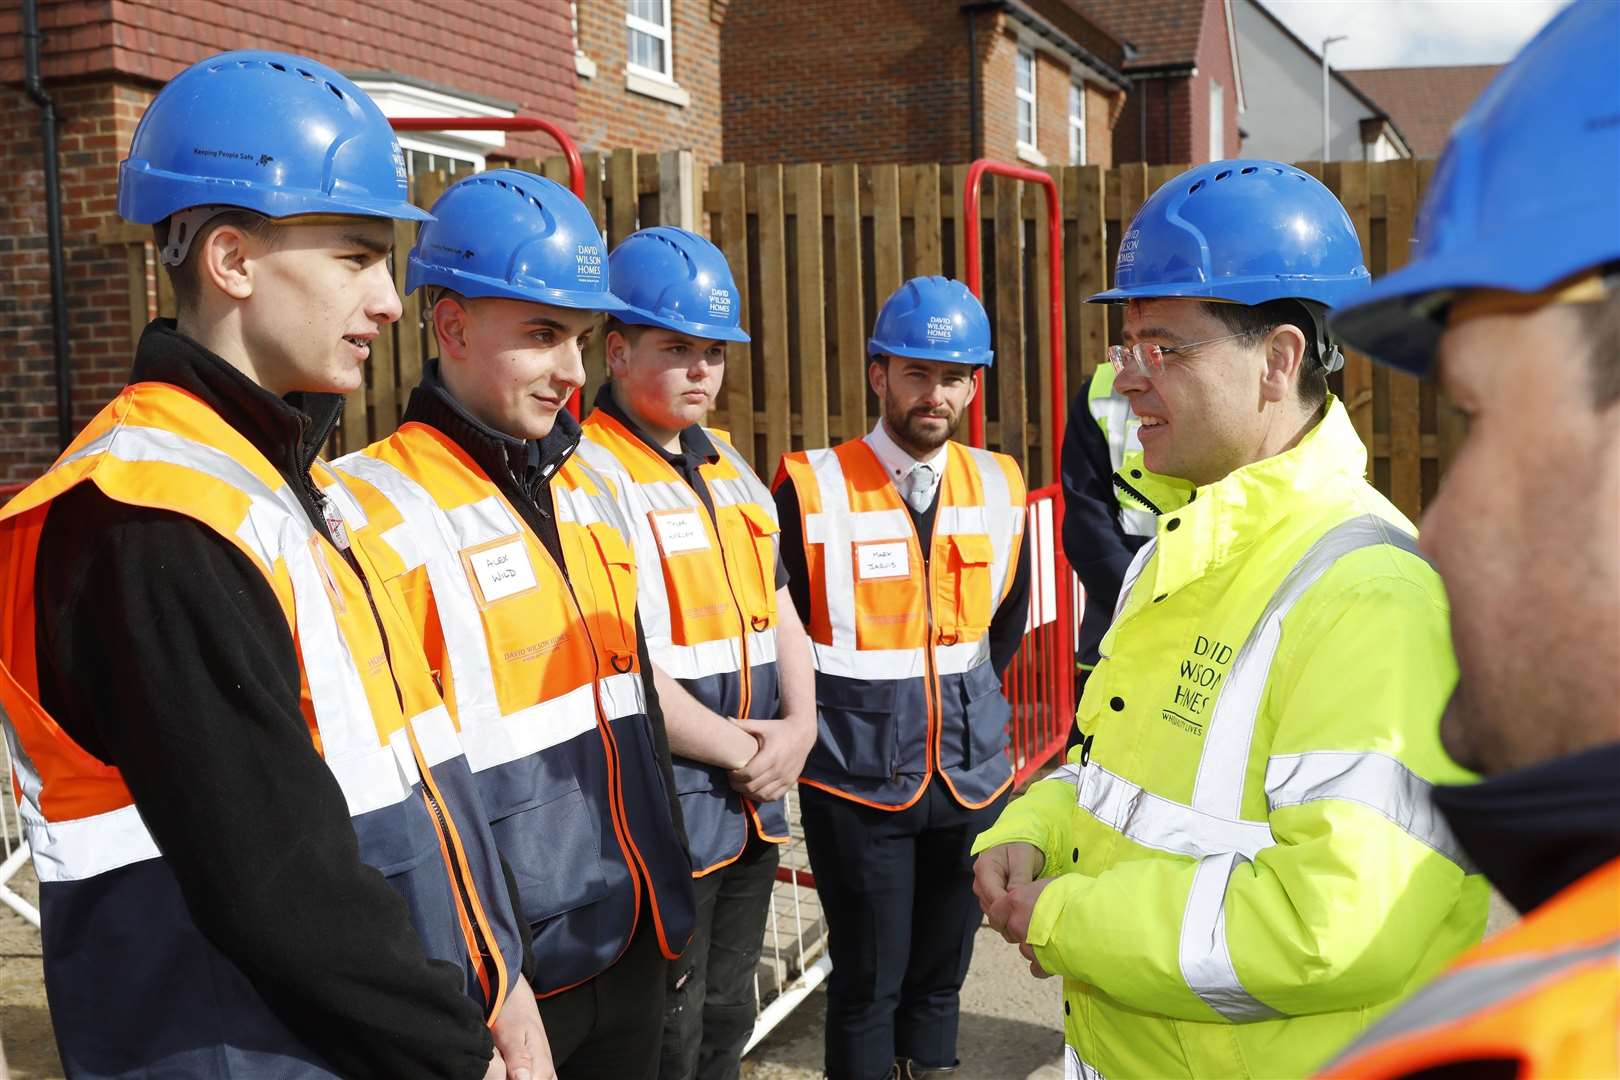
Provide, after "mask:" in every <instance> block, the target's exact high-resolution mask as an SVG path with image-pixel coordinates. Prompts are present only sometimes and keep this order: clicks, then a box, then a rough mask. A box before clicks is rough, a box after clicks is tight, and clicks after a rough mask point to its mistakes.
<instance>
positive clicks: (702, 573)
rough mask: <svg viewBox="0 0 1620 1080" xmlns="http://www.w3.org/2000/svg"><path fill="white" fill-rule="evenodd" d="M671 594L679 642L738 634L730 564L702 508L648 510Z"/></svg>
mask: <svg viewBox="0 0 1620 1080" xmlns="http://www.w3.org/2000/svg"><path fill="white" fill-rule="evenodd" d="M647 517H648V520H649V521H650V522H651V524H652V530H653V536H654V537H655V538H656V539H657V541H658V556H659V557H658V562H659V566H660V569H661V570H662V572H663V575H664V593H665V595H666V596H667V597H668V598H669V628H670V635H671V637H672V638H673V639H674V641H675V643H676V644H677V645H697V644H699V643H701V642H705V641H717V640H720V639H724V638H733V637H736V636H737V612H736V610H735V608H734V607H733V605H732V603H731V598H730V596H729V595H728V593H729V590H728V588H727V584H726V582H727V578H726V566H725V563H724V562H723V561H722V560H721V556H720V550H719V545H718V544H717V543H716V542H714V541H713V540H712V539H711V537H710V529H709V520H708V514H707V511H705V510H703V509H702V508H701V507H688V508H683V509H680V510H652V511H649V512H648V515H647Z"/></svg>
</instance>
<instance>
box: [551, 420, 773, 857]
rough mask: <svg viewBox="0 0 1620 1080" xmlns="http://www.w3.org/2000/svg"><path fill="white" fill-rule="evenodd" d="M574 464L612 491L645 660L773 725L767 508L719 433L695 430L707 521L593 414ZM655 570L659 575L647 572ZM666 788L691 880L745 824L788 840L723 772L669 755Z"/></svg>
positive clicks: (639, 449)
mask: <svg viewBox="0 0 1620 1080" xmlns="http://www.w3.org/2000/svg"><path fill="white" fill-rule="evenodd" d="M583 426H584V441H582V442H581V443H580V447H579V455H580V456H581V457H583V458H584V459H585V460H586V461H588V462H590V463H591V464H592V465H593V466H595V467H596V468H597V469H598V470H599V471H601V472H602V473H603V474H604V475H606V476H607V477H608V478H609V479H610V480H611V481H612V482H613V483H614V484H615V485H616V486H617V487H618V489H619V491H620V493H621V495H622V497H623V499H624V503H625V508H626V516H627V518H628V520H629V532H628V534H627V535H629V536H630V537H631V539H632V542H633V544H634V546H635V549H636V562H637V564H638V565H639V566H641V567H644V568H645V569H646V571H647V572H645V573H643V574H641V575H640V581H641V586H640V591H639V604H640V608H641V625H642V629H643V631H645V633H646V635H647V651H648V654H649V655H650V656H651V657H652V662H653V663H654V664H656V665H658V666H659V667H660V668H662V669H663V671H664V673H665V674H667V675H669V676H670V677H671V678H673V679H675V680H676V681H678V682H679V683H680V684H681V685H682V686H683V687H685V688H686V689H687V690H689V691H690V692H691V694H692V696H693V697H695V698H696V699H697V700H698V701H699V702H701V703H702V704H703V705H705V706H707V707H708V708H710V709H713V710H714V711H715V712H717V713H719V714H720V715H721V716H735V717H748V718H750V719H755V720H774V719H777V718H778V716H779V714H780V712H781V697H780V694H779V691H778V681H777V671H776V538H777V534H778V533H779V532H780V531H781V530H780V529H779V528H778V526H777V521H776V504H775V502H774V501H773V500H772V499H771V494H770V491H769V490H768V489H767V488H766V487H765V485H764V484H762V483H760V481H759V478H758V477H756V476H755V475H754V471H753V470H752V469H751V468H749V466H748V463H747V462H746V461H745V460H743V457H742V455H741V454H739V453H737V451H736V450H734V449H733V448H732V446H731V444H730V443H729V442H727V441H726V438H725V436H724V434H723V433H721V432H718V431H711V430H706V432H705V433H706V434H707V435H708V436H709V439H710V441H711V442H713V444H714V446H715V449H716V450H717V451H718V452H719V454H720V460H719V461H718V462H715V463H713V464H705V465H703V466H701V468H700V469H699V473H700V475H701V476H702V478H703V482H704V484H705V485H706V486H707V487H708V489H709V497H710V498H711V499H712V500H713V501H714V517H713V518H712V519H711V518H710V517H709V511H708V508H707V507H705V506H704V505H703V500H702V499H701V498H699V496H698V494H697V492H696V491H694V490H693V489H692V487H691V485H689V484H688V483H687V482H686V481H685V480H684V479H682V477H681V476H680V474H679V473H677V472H676V471H675V470H674V469H673V468H671V467H670V465H669V463H668V462H666V461H665V460H664V459H663V458H661V457H659V456H658V455H657V454H655V453H654V452H653V451H652V450H651V449H650V448H649V447H648V446H647V444H646V443H644V442H643V441H642V440H641V439H639V438H637V437H636V435H635V434H634V433H633V432H631V431H629V430H627V429H626V428H625V427H624V425H623V424H621V423H619V422H618V421H617V420H615V419H614V418H613V417H611V416H609V415H608V414H607V413H605V412H603V411H602V410H600V409H598V410H596V411H595V412H593V413H592V414H591V415H590V416H589V417H588V418H587V419H586V421H585V423H584V425H583ZM654 566H658V567H660V568H661V569H662V573H661V574H654V573H652V572H651V571H652V568H653V567H654ZM674 766H675V790H676V792H677V793H678V794H679V796H680V801H681V814H682V816H683V817H684V818H685V822H686V836H687V843H688V847H689V850H690V852H691V856H692V871H693V873H694V874H695V875H697V876H702V875H703V874H706V873H709V872H711V871H714V870H718V869H720V868H721V867H723V866H726V865H729V864H730V863H732V862H734V861H735V860H736V859H737V857H738V856H739V855H741V854H742V852H743V848H744V847H745V846H746V845H747V843H748V832H749V828H750V826H752V828H753V829H755V830H757V831H758V833H759V834H760V836H761V837H763V838H764V839H766V840H769V841H772V842H774V843H782V842H784V841H786V840H787V817H786V814H785V811H784V808H783V802H782V800H781V799H778V800H776V801H774V802H769V803H762V804H757V805H756V804H755V803H753V802H751V801H750V800H748V799H745V798H743V797H742V796H740V795H738V794H737V793H736V792H734V791H732V790H731V785H730V783H729V782H728V781H727V779H726V773H725V770H724V769H720V768H716V767H714V766H712V765H705V764H703V763H702V762H699V761H693V760H691V759H690V758H683V757H676V758H675V759H674Z"/></svg>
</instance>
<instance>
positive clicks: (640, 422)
mask: <svg viewBox="0 0 1620 1080" xmlns="http://www.w3.org/2000/svg"><path fill="white" fill-rule="evenodd" d="M609 273H610V275H611V278H612V281H613V290H614V292H615V294H616V295H617V296H618V297H619V298H620V299H622V300H623V301H624V302H625V307H624V309H623V310H620V311H615V312H613V313H612V315H611V316H609V319H608V324H607V341H606V350H607V365H608V372H609V374H610V375H611V378H610V380H609V381H608V382H607V383H606V384H604V385H603V386H602V387H601V389H600V390H598V392H597V395H596V407H595V409H594V410H593V411H592V412H591V415H590V416H589V417H588V418H587V419H586V421H585V440H586V441H585V443H584V444H583V445H582V446H581V449H580V454H581V456H583V457H584V458H585V459H586V460H587V461H589V462H590V463H591V464H593V465H594V466H596V467H597V468H598V469H599V470H601V472H603V473H604V474H605V475H606V476H607V477H608V478H609V479H610V480H611V481H612V482H613V483H614V485H615V486H616V487H617V488H618V489H619V492H620V494H621V496H622V497H623V499H624V502H625V509H626V516H627V517H628V518H629V521H630V526H631V537H632V539H633V546H634V548H635V553H636V564H637V565H638V566H640V567H642V568H643V573H642V574H641V575H640V584H641V589H640V603H639V608H640V612H641V619H642V622H643V624H644V625H645V626H646V630H647V644H648V648H649V651H650V653H651V655H652V662H653V672H654V678H655V679H656V680H657V683H658V697H659V701H660V702H662V704H663V706H664V718H665V721H666V723H667V724H668V727H669V743H670V749H671V750H672V751H673V753H674V755H675V790H676V792H677V793H678V794H679V796H680V802H681V812H682V817H683V818H684V820H685V822H686V835H687V844H688V848H687V850H688V853H689V854H690V856H691V859H692V874H693V877H694V879H695V881H694V885H695V888H696V891H697V929H696V931H695V932H694V933H693V935H692V944H691V947H690V948H688V949H687V951H686V954H685V955H684V956H682V957H681V959H680V960H679V961H677V962H676V963H675V964H673V965H671V967H670V971H669V999H668V1004H667V1008H666V1010H665V1023H664V1039H663V1054H662V1059H661V1062H660V1065H659V1070H658V1075H659V1077H660V1080H694V1078H698V1080H735V1078H736V1076H737V1074H738V1070H739V1067H740V1062H741V1059H742V1051H743V1047H744V1046H746V1045H747V1042H748V1037H749V1035H750V1034H751V1033H752V1031H753V1025H754V1015H755V1010H756V1004H755V996H754V975H755V968H756V967H757V965H758V963H759V956H760V950H761V948H762V946H763V944H764V940H765V930H766V916H767V914H768V912H769V909H770V900H771V889H772V886H773V885H774V884H775V881H776V867H777V862H778V857H777V856H778V851H777V845H778V844H781V843H783V842H784V841H786V840H787V835H788V829H787V816H786V811H785V807H784V804H783V795H784V794H785V793H786V792H787V790H788V788H789V787H791V786H792V785H793V783H794V782H795V781H796V780H797V779H798V777H799V771H800V770H801V769H802V768H803V767H804V757H805V755H806V754H807V753H809V751H810V744H811V743H813V742H814V741H815V738H816V715H815V686H814V676H813V675H812V674H811V670H810V653H809V646H808V643H807V642H806V639H805V635H804V627H803V625H802V624H801V623H800V622H799V618H798V615H797V614H796V613H795V612H794V610H793V604H792V602H791V601H790V600H789V599H788V596H787V593H786V591H785V589H784V586H785V585H786V577H785V575H784V574H783V572H782V570H781V564H780V560H779V558H778V555H777V550H776V537H777V532H778V527H777V523H776V504H775V503H774V502H773V501H772V500H771V493H770V490H769V489H768V488H767V487H766V486H765V485H764V484H763V483H761V482H760V479H759V477H758V476H756V475H755V473H754V470H753V468H752V467H751V466H750V465H749V464H748V460H747V458H746V457H745V456H744V455H743V454H742V453H741V452H739V451H738V450H737V449H736V448H734V447H732V445H731V444H730V442H728V441H727V439H726V438H725V436H724V435H723V434H722V433H720V432H718V431H713V430H710V429H707V428H704V427H703V426H702V425H703V419H704V417H705V416H707V415H708V412H709V409H710V408H711V407H712V406H713V405H714V401H715V398H716V396H717V395H718V394H719V392H720V383H721V379H722V377H723V376H724V374H725V359H726V342H728V341H747V340H748V334H747V333H746V332H745V331H744V330H743V329H742V327H741V325H740V320H741V310H740V307H739V304H738V300H739V297H738V293H737V286H736V283H735V282H733V281H732V277H731V268H730V267H729V266H727V265H726V258H725V256H724V255H723V254H722V253H721V252H720V249H719V248H717V247H715V246H714V245H713V244H711V243H709V241H707V240H705V239H703V237H701V236H698V235H696V234H694V233H691V232H688V231H686V230H684V229H677V228H672V227H669V226H658V227H655V228H651V229H643V230H641V231H640V232H637V233H635V234H633V235H631V236H628V237H626V238H625V239H624V240H623V241H622V242H621V243H620V244H619V246H618V247H616V248H614V249H613V255H612V257H611V259H610V260H609Z"/></svg>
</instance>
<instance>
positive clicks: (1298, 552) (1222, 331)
mask: <svg viewBox="0 0 1620 1080" xmlns="http://www.w3.org/2000/svg"><path fill="white" fill-rule="evenodd" d="M1115 286H1116V287H1115V288H1114V289H1112V290H1109V291H1108V292H1104V293H1101V294H1099V295H1097V296H1095V297H1093V298H1092V299H1093V300H1094V301H1097V302H1101V303H1123V304H1124V305H1125V320H1124V342H1125V343H1124V344H1123V345H1118V346H1114V347H1113V348H1111V349H1110V356H1109V359H1110V361H1111V362H1112V364H1113V366H1114V368H1115V370H1116V372H1117V382H1116V386H1117V388H1118V389H1119V391H1120V392H1121V393H1123V394H1124V395H1125V396H1126V397H1127V398H1128V399H1129V400H1130V402H1131V409H1132V411H1133V412H1134V413H1135V415H1136V416H1137V417H1138V418H1140V420H1141V429H1140V432H1139V437H1140V439H1141V443H1142V450H1143V457H1144V461H1145V464H1146V467H1147V468H1148V469H1151V470H1152V471H1154V472H1155V473H1160V474H1163V475H1167V476H1174V477H1179V478H1181V479H1183V480H1186V481H1189V482H1190V483H1191V484H1192V485H1193V487H1192V488H1190V489H1188V490H1186V491H1185V492H1184V493H1182V495H1181V497H1180V498H1179V499H1178V501H1177V502H1175V503H1171V504H1168V505H1156V506H1154V507H1153V508H1152V509H1153V510H1154V511H1155V512H1156V513H1157V515H1158V521H1157V527H1156V529H1155V534H1154V537H1153V539H1151V540H1150V541H1149V542H1148V544H1147V545H1145V546H1144V547H1143V548H1142V550H1141V551H1140V552H1138V553H1137V556H1136V558H1135V560H1134V561H1133V562H1132V564H1131V568H1130V571H1129V573H1128V574H1127V577H1126V584H1125V587H1124V588H1123V589H1122V591H1121V595H1120V601H1119V605H1118V608H1117V609H1116V612H1115V615H1114V620H1113V624H1112V626H1111V627H1110V628H1109V630H1108V633H1107V634H1106V635H1105V636H1104V637H1103V640H1102V643H1101V647H1100V653H1101V657H1102V659H1101V662H1100V663H1099V664H1098V666H1097V668H1096V670H1095V671H1093V672H1092V675H1091V678H1090V680H1089V681H1088V682H1087V685H1086V691H1085V695H1084V697H1083V699H1082V700H1081V703H1080V709H1079V716H1078V723H1079V725H1080V729H1081V732H1082V738H1081V742H1080V745H1079V748H1078V749H1077V750H1075V751H1072V752H1071V753H1070V755H1069V764H1067V765H1065V766H1064V767H1063V768H1061V769H1059V770H1058V772H1057V773H1055V774H1054V775H1053V776H1051V777H1049V778H1047V779H1045V780H1042V781H1040V782H1038V783H1036V784H1034V785H1032V786H1031V787H1030V789H1029V791H1028V792H1026V793H1025V794H1024V795H1023V796H1022V797H1020V798H1019V799H1018V800H1017V801H1016V802H1014V803H1013V804H1012V805H1011V806H1010V807H1008V809H1007V812H1006V813H1005V814H1003V815H1002V818H1001V820H1000V821H998V822H997V823H996V825H995V827H994V828H993V829H991V830H990V831H989V832H987V833H986V834H985V835H983V836H981V837H980V838H979V839H978V841H977V843H976V845H975V848H976V850H977V851H979V852H981V853H982V854H981V855H980V857H979V862H978V865H977V867H976V882H975V888H976V890H977V891H978V894H979V898H980V901H981V903H982V904H983V906H984V909H985V911H986V913H987V914H988V915H989V918H990V923H991V925H992V926H994V927H995V928H996V929H998V930H1000V931H1001V932H1002V933H1003V934H1004V936H1006V938H1007V939H1008V940H1009V941H1012V942H1016V943H1018V944H1019V946H1020V949H1021V951H1022V952H1023V954H1024V955H1025V957H1026V958H1028V959H1029V961H1030V967H1031V971H1032V972H1033V973H1034V974H1036V975H1039V976H1046V975H1050V974H1055V975H1061V976H1063V979H1064V985H1063V990H1064V999H1063V1010H1064V1016H1065V1041H1066V1043H1067V1051H1066V1053H1067V1068H1068V1074H1069V1075H1070V1076H1083V1077H1096V1076H1107V1077H1122V1076H1155V1077H1174V1076H1182V1077H1215V1076H1264V1077H1274V1076H1298V1075H1301V1074H1303V1073H1304V1072H1306V1071H1307V1070H1308V1069H1310V1068H1311V1067H1312V1066H1313V1065H1314V1064H1315V1063H1316V1062H1317V1061H1319V1060H1320V1059H1321V1057H1322V1054H1323V1050H1324V1047H1326V1046H1330V1045H1332V1044H1333V1043H1334V1042H1338V1041H1340V1040H1343V1039H1347V1038H1349V1037H1350V1036H1352V1035H1354V1034H1355V1033H1356V1032H1358V1031H1359V1030H1360V1029H1361V1028H1362V1027H1363V1026H1364V1025H1365V1024H1366V1023H1367V1021H1368V1019H1369V1018H1370V1017H1372V1016H1374V1015H1376V1014H1377V1013H1378V1012H1379V1011H1380V1010H1381V1009H1383V1008H1385V1007H1387V1006H1388V1005H1390V1004H1391V1003H1393V1002H1394V1001H1395V1000H1397V999H1398V998H1400V997H1401V996H1402V995H1404V994H1405V993H1407V992H1409V991H1410V990H1411V989H1412V988H1414V987H1416V986H1418V985H1420V984H1421V983H1422V982H1424V981H1425V980H1426V979H1428V978H1429V977H1431V976H1432V975H1433V974H1434V972H1436V971H1437V970H1439V969H1440V968H1441V967H1442V966H1444V965H1445V964H1446V963H1447V962H1448V961H1449V960H1450V959H1451V958H1452V957H1453V956H1455V955H1456V954H1457V953H1458V952H1459V951H1460V950H1462V949H1464V948H1466V947H1467V946H1468V945H1470V944H1472V943H1473V942H1475V941H1477V940H1478V938H1479V935H1480V933H1481V931H1482V930H1483V928H1484V921H1485V905H1486V893H1487V890H1486V888H1485V884H1484V882H1483V880H1482V879H1481V878H1479V877H1478V875H1476V874H1473V873H1472V872H1471V871H1470V869H1469V863H1468V861H1467V859H1466V858H1465V857H1464V856H1463V854H1462V852H1461V851H1460V849H1459V848H1458V846H1457V843H1456V840H1455V838H1454V837H1453V836H1452V834H1451V832H1450V830H1449V829H1447V828H1446V827H1445V825H1444V823H1443V822H1441V821H1440V820H1438V818H1437V817H1436V815H1435V814H1434V813H1433V812H1432V810H1431V809H1430V802H1429V792H1430V785H1431V784H1433V783H1436V782H1456V781H1460V780H1463V779H1466V778H1467V775H1468V774H1467V773H1465V772H1464V771H1463V770H1462V769H1460V768H1459V767H1458V766H1456V765H1455V764H1453V763H1452V762H1451V761H1450V760H1449V759H1448V758H1447V757H1446V755H1445V753H1444V752H1443V751H1442V749H1441V747H1440V743H1439V740H1438V738H1437V737H1436V733H1435V730H1434V723H1433V718H1434V716H1435V715H1436V714H1437V713H1438V711H1439V709H1440V707H1441V705H1442V704H1443V702H1444V701H1445V697H1446V695H1447V694H1448V693H1449V692H1450V690H1451V686H1452V681H1453V678H1454V673H1455V668H1454V665H1453V661H1452V657H1451V651H1450V648H1449V645H1448V642H1447V619H1446V598H1445V593H1444V590H1443V589H1442V588H1441V586H1440V581H1439V578H1438V576H1437V575H1436V574H1435V573H1434V571H1433V570H1432V569H1431V568H1430V567H1429V566H1428V564H1427V563H1425V562H1424V561H1423V559H1422V558H1421V557H1420V556H1419V555H1418V554H1417V551H1416V540H1415V538H1414V537H1413V535H1412V533H1413V530H1412V526H1411V525H1410V523H1408V522H1407V521H1405V520H1404V519H1403V518H1402V517H1401V515H1400V513H1399V512H1398V511H1397V510H1396V509H1395V508H1394V507H1393V506H1391V505H1390V504H1389V502H1388V501H1387V500H1385V499H1384V498H1383V497H1381V496H1380V495H1379V494H1378V493H1377V492H1376V491H1374V490H1373V489H1372V487H1371V486H1370V485H1369V484H1368V483H1367V481H1366V480H1365V478H1364V477H1365V472H1366V465H1367V453H1366V449H1365V448H1364V447H1363V446H1362V445H1361V443H1360V441H1359V440H1358V439H1357V437H1356V434H1355V431H1354V429H1353V428H1352V427H1351V425H1350V421H1349V417H1348V416H1347V415H1346V413H1345V410H1344V408H1343V406H1341V405H1340V404H1339V402H1338V401H1336V400H1335V399H1334V398H1333V397H1332V396H1331V395H1330V394H1328V392H1327V387H1326V378H1327V373H1328V372H1329V371H1331V370H1333V369H1334V368H1335V367H1336V366H1337V365H1338V363H1339V352H1338V348H1337V346H1336V345H1335V344H1334V343H1333V340H1332V338H1331V337H1330V336H1329V335H1328V334H1327V332H1326V330H1325V329H1324V324H1323V320H1324V316H1325V313H1326V311H1327V309H1329V308H1332V307H1334V306H1336V305H1338V304H1340V303H1342V302H1344V301H1346V300H1348V299H1350V298H1351V297H1353V296H1355V295H1356V294H1357V293H1359V292H1362V291H1364V290H1365V289H1366V288H1367V286H1368V275H1367V271H1366V269H1365V268H1364V267H1363V266H1362V265H1361V246H1360V242H1359V240H1358V239H1357V237H1356V233H1355V230H1354V228H1353V227H1352V225H1351V223H1350V220H1349V217H1348V215H1347V214H1346V213H1345V211H1344V208H1343V207H1341V206H1340V205H1339V203H1338V201H1337V200H1336V199H1335V198H1334V197H1333V195H1332V194H1331V193H1330V192H1329V191H1328V190H1327V189H1326V188H1324V187H1323V186H1322V185H1321V184H1320V183H1319V182H1318V181H1316V180H1315V179H1313V178H1311V177H1310V176H1308V175H1306V174H1305V173H1303V172H1300V171H1299V170H1298V169H1295V168H1293V167H1291V166H1287V165H1281V164H1278V163H1275V162H1267V161H1221V162H1215V163H1213V164H1210V165H1206V166H1200V167H1199V168H1196V169H1192V170H1190V171H1189V172H1187V173H1184V174H1182V175H1181V176H1178V177H1176V178H1175V179H1173V180H1171V181H1170V182H1169V183H1167V184H1165V185H1164V186H1163V187H1162V188H1160V189H1159V190H1158V191H1157V192H1155V193H1154V195H1153V196H1152V197H1151V198H1150V199H1148V201H1147V202H1146V203H1144V204H1143V206H1142V209H1141V211H1140V212H1139V213H1138V214H1137V216H1136V218H1135V220H1133V221H1132V223H1131V226H1130V228H1129V229H1128V230H1127V231H1126V233H1125V235H1124V237H1123V240H1122V242H1121V245H1120V254H1119V259H1118V262H1117V264H1116V267H1115Z"/></svg>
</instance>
